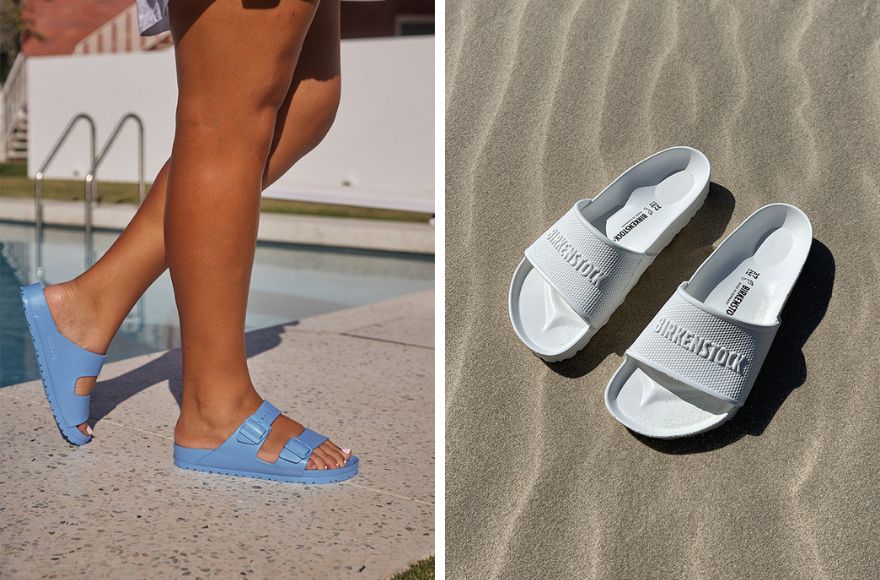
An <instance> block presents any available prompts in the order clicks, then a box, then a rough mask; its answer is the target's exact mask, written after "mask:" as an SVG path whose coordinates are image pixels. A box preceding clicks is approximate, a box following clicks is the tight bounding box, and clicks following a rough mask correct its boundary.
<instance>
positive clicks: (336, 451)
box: [324, 440, 351, 467]
mask: <svg viewBox="0 0 880 580" xmlns="http://www.w3.org/2000/svg"><path fill="white" fill-rule="evenodd" d="M324 445H326V446H327V447H328V448H329V449H330V451H331V452H332V453H333V455H334V457H337V458H338V459H339V467H342V466H343V465H345V462H346V461H348V458H349V456H350V455H351V450H350V449H349V452H348V454H346V453H345V451H343V450H342V449H340V448H339V446H338V445H336V444H335V443H333V442H332V441H329V440H328V441H326V442H325V443H324Z"/></svg>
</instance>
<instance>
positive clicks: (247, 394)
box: [174, 382, 263, 447]
mask: <svg viewBox="0 0 880 580" xmlns="http://www.w3.org/2000/svg"><path fill="white" fill-rule="evenodd" d="M219 385H220V383H218V382H214V383H213V388H212V389H211V390H210V391H208V390H207V389H199V388H198V387H196V386H194V385H192V384H187V385H186V386H184V389H183V392H184V396H183V401H182V402H181V406H180V417H179V418H178V420H177V424H176V425H175V427H174V440H175V441H176V442H177V443H178V444H180V445H184V446H186V447H199V446H205V447H214V446H216V445H219V444H221V443H223V441H225V439H226V438H227V437H228V436H229V435H230V434H231V433H232V432H233V431H234V430H235V429H236V428H237V427H238V426H239V425H241V423H242V422H243V421H244V420H245V419H246V418H247V417H249V416H250V415H252V414H253V413H254V412H255V411H256V410H257V409H258V408H259V406H260V404H262V402H263V399H262V398H261V397H260V395H259V394H257V392H256V390H255V389H254V388H253V386H252V385H250V383H249V382H248V383H247V384H246V385H242V386H241V387H237V388H232V389H230V388H229V387H228V386H227V385H223V387H222V388H219Z"/></svg>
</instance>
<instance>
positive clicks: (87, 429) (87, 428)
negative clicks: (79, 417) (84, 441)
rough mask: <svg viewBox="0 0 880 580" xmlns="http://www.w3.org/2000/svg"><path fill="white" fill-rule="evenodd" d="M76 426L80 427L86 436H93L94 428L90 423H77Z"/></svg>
mask: <svg viewBox="0 0 880 580" xmlns="http://www.w3.org/2000/svg"><path fill="white" fill-rule="evenodd" d="M76 428H77V429H79V430H80V433H82V434H83V435H85V436H86V437H91V436H92V428H91V426H90V425H89V424H88V423H82V424H81V425H77V427H76Z"/></svg>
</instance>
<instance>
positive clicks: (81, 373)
mask: <svg viewBox="0 0 880 580" xmlns="http://www.w3.org/2000/svg"><path fill="white" fill-rule="evenodd" d="M21 301H22V302H23V303H24V315H25V317H26V318H27V323H28V328H29V329H30V331H31V340H32V341H33V343H34V352H36V353H37V364H38V365H39V367H40V377H41V378H42V379H43V389H44V390H45V391H46V398H47V399H49V406H50V407H51V408H52V415H54V416H55V423H57V424H58V429H60V430H61V434H62V435H63V436H64V438H65V439H67V441H68V442H70V443H72V444H74V445H84V444H86V443H88V442H89V441H91V439H92V437H91V436H90V435H84V434H83V433H82V432H81V431H80V430H79V429H77V425H79V424H81V423H85V422H86V420H88V418H89V399H90V398H91V397H90V396H89V395H77V394H76V381H77V379H79V378H82V377H97V376H98V373H100V372H101V367H102V366H103V365H104V359H106V358H107V355H103V354H95V353H93V352H90V351H87V350H86V349H84V348H81V347H79V346H77V345H75V344H74V343H72V342H70V341H69V340H67V339H66V338H64V336H62V334H61V333H60V332H58V327H57V326H55V320H54V319H53V318H52V313H51V312H49V306H48V305H47V304H46V295H45V294H44V293H43V285H42V284H40V283H39V282H38V283H36V284H31V285H30V286H23V287H22V289H21Z"/></svg>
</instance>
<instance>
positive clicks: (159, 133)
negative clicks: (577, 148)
mask: <svg viewBox="0 0 880 580" xmlns="http://www.w3.org/2000/svg"><path fill="white" fill-rule="evenodd" d="M27 66H28V83H29V84H28V140H29V158H28V173H29V174H30V175H31V176H33V175H34V173H35V172H36V171H37V169H38V168H39V165H40V164H41V163H42V162H43V160H44V159H45V157H46V155H47V154H48V152H49V150H50V149H51V147H52V145H53V144H54V142H55V140H56V139H57V137H58V135H59V134H60V133H61V131H62V130H63V129H64V126H65V125H66V123H67V122H68V120H69V119H70V118H71V117H72V116H74V115H75V114H77V113H80V112H85V113H88V114H90V115H92V116H93V117H94V118H95V121H96V124H97V133H98V147H99V148H100V146H101V144H102V143H103V141H104V140H105V139H106V138H107V137H108V136H109V134H110V132H111V130H112V128H113V125H114V124H115V122H116V121H117V119H118V118H119V117H120V116H122V115H123V114H125V113H127V112H130V111H131V112H135V113H137V114H138V115H140V116H141V117H142V118H143V120H144V125H145V127H146V176H147V179H148V180H152V178H153V176H154V175H155V174H156V173H157V172H158V171H159V169H160V168H161V166H162V164H163V163H164V162H165V160H166V159H167V157H168V154H169V153H170V151H171V142H172V139H173V135H174V108H175V101H176V98H177V87H176V81H175V76H174V74H175V73H174V57H173V54H172V52H171V51H160V52H149V53H139V54H138V53H135V54H119V55H94V56H87V55H82V56H79V55H78V56H63V57H32V58H30V59H28V61H27ZM342 84H343V91H342V104H341V105H340V109H339V114H338V116H337V120H336V123H335V124H334V126H333V129H332V130H331V131H330V134H329V135H328V136H327V138H326V139H325V140H324V142H323V143H322V144H321V145H320V146H318V148H317V149H316V150H315V151H313V152H312V153H311V154H309V155H308V156H307V157H306V158H305V159H303V160H302V161H301V162H300V163H299V164H298V165H297V166H296V167H294V168H293V169H292V170H291V171H289V172H288V173H287V174H286V175H285V176H284V177H282V178H281V179H280V180H279V181H278V183H277V184H276V185H275V186H273V187H272V189H271V190H270V191H268V192H267V195H271V196H274V197H286V198H291V199H305V200H314V201H328V202H334V203H348V204H354V205H375V206H380V207H399V208H402V209H411V210H417V211H429V212H430V211H433V207H434V205H433V192H434V38H433V37H398V38H382V39H365V40H346V41H343V43H342ZM87 171H88V133H87V131H86V129H85V126H84V125H83V126H80V127H79V128H77V129H76V130H75V131H74V133H73V134H72V135H71V137H70V139H69V141H68V143H67V144H66V145H65V146H64V147H63V148H62V149H61V151H60V152H59V154H58V156H57V157H56V159H55V161H54V162H53V164H52V165H51V166H50V167H49V169H48V171H47V172H46V175H47V177H58V178H68V179H69V178H71V177H78V178H82V177H84V176H85V173H86V172H87ZM98 177H99V179H100V180H107V181H135V180H136V179H137V147H136V131H135V128H134V125H130V126H129V127H128V128H127V129H125V130H124V131H123V133H122V134H121V135H120V137H119V139H118V141H117V144H116V145H115V146H114V149H113V150H112V151H111V153H110V154H109V155H108V157H107V159H106V161H105V162H104V164H103V165H102V166H101V168H100V169H99V171H98ZM345 183H350V184H351V185H344V184H345Z"/></svg>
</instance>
